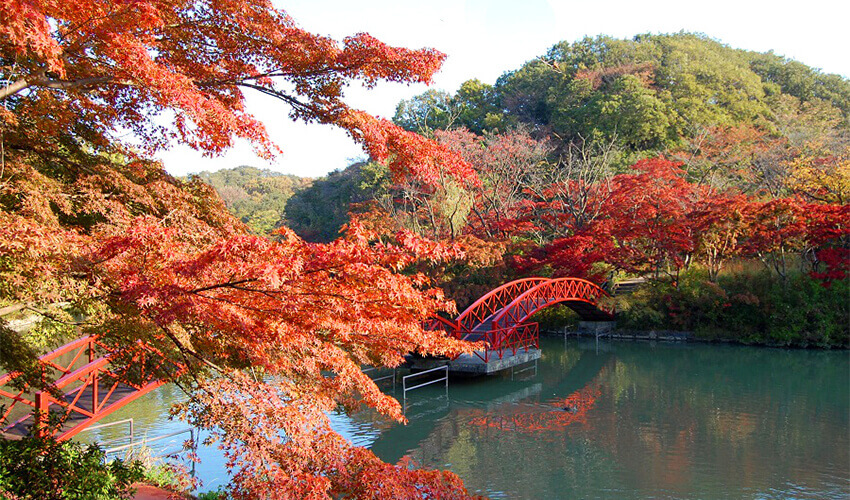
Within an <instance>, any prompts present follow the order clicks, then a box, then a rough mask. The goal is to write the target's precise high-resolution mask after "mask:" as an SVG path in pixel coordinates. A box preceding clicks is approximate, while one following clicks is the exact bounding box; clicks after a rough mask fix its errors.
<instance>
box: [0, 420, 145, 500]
mask: <svg viewBox="0 0 850 500" xmlns="http://www.w3.org/2000/svg"><path fill="white" fill-rule="evenodd" d="M142 477H143V468H142V465H141V463H139V462H135V461H134V462H130V463H124V462H122V461H121V460H113V461H111V462H109V463H107V462H105V458H104V453H103V451H101V450H100V448H98V447H97V446H95V445H89V446H88V447H84V446H83V445H81V444H80V443H77V442H74V441H63V442H57V441H54V440H52V439H50V438H39V437H35V436H26V437H24V438H22V439H21V440H17V441H16V440H7V439H2V440H0V497H3V498H15V499H21V500H26V499H32V500H36V499H38V500H42V499H43V500H60V499H62V500H65V499H68V500H70V499H78V500H94V499H100V500H108V499H109V500H111V499H117V498H131V497H132V492H133V490H132V489H131V488H130V485H131V484H132V483H134V482H136V481H139V480H141V479H142ZM4 495H5V496H4ZM10 495H11V496H10Z"/></svg>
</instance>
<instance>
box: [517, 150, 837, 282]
mask: <svg viewBox="0 0 850 500" xmlns="http://www.w3.org/2000/svg"><path fill="white" fill-rule="evenodd" d="M680 165H681V164H678V163H675V162H671V161H669V160H666V159H663V158H653V159H649V160H642V161H639V162H638V163H636V164H635V165H634V166H633V167H632V169H633V170H634V173H629V174H620V175H616V176H614V177H613V178H612V179H611V180H610V184H609V185H607V186H606V187H605V189H604V190H603V189H601V188H600V189H597V190H592V189H591V190H585V192H586V193H589V194H590V196H598V198H597V199H595V200H592V201H591V202H590V203H591V204H596V205H598V207H599V209H598V211H597V212H598V215H597V216H596V217H595V218H594V219H593V220H592V221H590V223H589V224H585V225H581V226H579V225H577V224H575V222H574V221H573V220H572V219H571V218H570V217H569V215H568V213H567V211H566V210H564V209H563V207H561V206H560V205H561V204H562V202H561V201H560V200H559V199H556V198H554V197H553V198H552V199H545V198H543V199H541V200H540V201H538V202H537V203H536V205H535V209H538V210H539V209H540V207H541V206H545V208H546V210H545V211H544V213H547V214H556V215H557V214H560V217H557V221H552V220H543V219H537V221H538V224H540V223H549V224H552V223H553V222H556V223H559V224H564V225H568V227H567V230H566V232H567V233H568V234H569V236H566V237H562V238H556V239H554V240H553V241H552V242H550V243H548V244H546V245H543V246H542V247H540V248H539V249H536V250H534V251H532V252H530V253H529V254H527V255H523V256H518V257H515V258H514V260H513V262H514V265H515V266H516V268H517V269H518V270H519V271H520V272H522V273H532V272H539V271H540V270H541V269H542V268H543V267H544V266H548V267H550V268H551V270H552V272H553V274H554V275H556V276H577V277H586V278H590V279H594V280H601V279H604V275H603V272H604V267H601V266H598V265H596V264H600V263H604V264H608V267H607V269H612V268H615V269H623V270H626V271H629V272H633V273H642V274H646V273H653V274H655V275H656V276H657V275H659V274H661V273H669V274H671V275H673V276H674V277H675V276H677V275H678V273H679V272H680V271H681V270H682V269H683V268H686V267H687V266H689V265H690V264H691V263H692V262H694V261H697V260H699V261H702V262H704V264H705V265H706V267H707V268H708V269H709V274H710V277H711V278H712V279H714V278H716V276H717V273H718V272H719V270H720V268H721V267H722V265H723V264H724V262H726V261H727V260H728V259H730V258H733V257H753V258H759V259H761V260H762V261H763V262H765V264H766V265H769V266H771V267H772V268H773V269H775V270H776V272H778V273H780V274H784V273H785V272H786V271H787V269H786V266H787V261H786V259H787V256H789V255H790V254H792V253H797V254H810V255H811V256H812V258H813V269H814V270H813V271H812V275H813V276H815V277H817V278H820V279H823V280H825V281H827V282H828V281H830V280H834V279H843V278H844V277H846V272H847V268H848V264H847V256H848V253H847V247H846V244H847V243H846V239H847V236H848V235H850V224H849V223H848V221H850V206H848V205H828V204H819V203H811V202H807V201H804V200H801V199H798V198H780V199H772V200H769V201H764V202H763V201H759V200H756V199H753V198H749V197H746V196H743V195H740V194H730V193H726V192H722V191H717V190H713V189H709V188H706V187H705V186H701V185H697V184H693V183H691V182H688V181H687V180H686V179H685V173H684V171H683V170H681V168H680ZM549 192H551V188H550V189H547V190H544V191H543V193H544V194H546V193H549ZM549 217H550V219H551V218H552V216H551V215H550V216H549ZM529 218H531V219H532V220H534V219H533V214H532V215H530V216H529ZM569 225H571V227H569ZM517 233H518V234H521V231H517Z"/></svg>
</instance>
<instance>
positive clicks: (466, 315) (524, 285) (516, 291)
mask: <svg viewBox="0 0 850 500" xmlns="http://www.w3.org/2000/svg"><path fill="white" fill-rule="evenodd" d="M546 281H549V278H539V277H535V278H522V279H518V280H514V281H511V282H508V283H505V284H504V285H502V286H499V287H497V288H494V289H493V290H490V291H489V292H487V293H486V294H484V295H483V296H481V298H479V299H478V300H476V301H475V302H473V303H472V305H470V306H469V307H467V308H466V309H465V310H464V311H463V312H462V313H460V315H459V316H458V317H457V319H456V320H455V322H456V323H457V329H458V330H459V331H461V332H471V331H473V330H479V329H480V326H481V325H483V324H487V323H488V319H490V318H492V317H493V315H494V314H496V313H498V312H499V311H500V310H502V309H503V308H504V307H505V306H506V305H508V304H510V303H511V301H512V300H514V299H515V298H516V297H518V296H520V295H522V294H523V293H525V292H527V291H528V290H530V289H532V288H534V287H536V286H538V285H540V284H542V283H545V282H546Z"/></svg>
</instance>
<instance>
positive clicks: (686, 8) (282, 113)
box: [159, 0, 850, 177]
mask: <svg viewBox="0 0 850 500" xmlns="http://www.w3.org/2000/svg"><path fill="white" fill-rule="evenodd" d="M273 1H275V5H276V6H277V7H279V8H282V9H283V10H285V11H287V12H288V13H289V14H290V16H292V17H293V18H294V19H295V20H296V22H298V23H299V24H300V26H301V27H302V28H304V29H307V30H308V31H311V32H313V33H316V34H320V35H326V36H331V37H333V38H335V39H338V40H341V39H342V38H344V37H345V36H348V35H352V34H355V33H360V32H366V33H370V34H371V35H373V36H375V37H376V38H378V39H379V40H381V41H383V42H385V43H388V44H390V45H395V46H402V47H408V48H421V47H433V48H436V49H438V50H440V51H442V52H444V53H446V54H447V56H448V58H447V59H446V62H445V63H444V64H443V67H442V69H441V70H440V72H439V73H438V74H437V75H436V77H435V79H434V83H433V84H432V85H431V88H434V89H438V90H445V91H447V92H450V93H453V92H454V91H456V90H457V88H458V87H459V86H460V84H461V83H463V82H464V81H466V80H469V79H472V78H477V79H479V80H481V81H483V82H485V83H489V84H493V83H495V81H496V79H497V78H498V77H499V76H500V75H502V73H504V72H506V71H510V70H513V69H517V68H519V67H520V66H522V64H523V63H525V62H526V61H529V60H531V59H534V58H535V57H537V56H540V55H543V54H544V53H545V52H546V51H547V50H548V49H549V48H550V47H551V46H552V45H554V44H555V43H557V42H559V41H562V40H567V41H570V42H572V41H575V40H579V39H581V38H583V37H584V36H596V35H601V34H604V35H609V36H613V37H615V38H631V37H633V36H634V35H636V34H641V33H671V32H678V31H682V30H684V31H689V32H699V33H705V34H706V35H708V36H710V37H712V38H714V39H717V40H719V41H721V42H723V43H725V44H727V45H730V46H732V47H734V48H740V49H747V50H755V51H759V52H765V51H768V50H773V51H774V52H775V53H777V54H780V55H783V56H785V57H788V58H790V59H795V60H798V61H800V62H802V63H804V64H807V65H809V66H812V67H815V68H819V69H821V70H823V71H824V72H826V73H838V74H840V75H843V76H844V77H850V55H848V52H847V46H848V45H847V41H848V39H847V19H850V1H848V0H844V1H841V0H831V1H829V0H809V1H806V2H799V1H785V0H776V1H762V0H736V1H730V0H714V1H711V2H709V1H705V0H702V1H698V2H696V1H690V0H678V1H668V0H642V1H637V0H631V1H629V0H582V1H574V0H569V1H567V0H417V1H407V0H358V1H351V0H273ZM428 88H429V87H426V86H425V85H421V84H417V85H402V84H395V83H382V84H380V85H378V87H377V88H374V89H371V90H367V89H364V88H362V87H361V86H359V85H358V84H354V85H353V86H351V87H349V88H348V89H347V91H346V97H347V102H348V103H349V105H352V106H354V107H356V108H359V109H362V110H365V111H367V112H369V113H371V114H373V115H376V116H381V117H385V118H392V116H393V115H394V114H395V108H396V105H397V104H398V102H399V101H400V100H402V99H409V98H411V97H413V96H415V95H418V94H421V93H422V92H424V91H426V90H427V89H428ZM246 102H247V107H248V110H249V111H251V112H252V113H254V114H255V116H257V117H258V118H259V119H260V120H261V121H263V123H264V124H265V125H266V128H267V129H268V131H269V134H270V136H271V138H272V140H273V141H274V142H275V143H276V144H277V145H278V146H280V147H281V149H282V150H283V154H282V155H280V156H278V157H277V158H275V159H273V160H272V161H267V160H263V159H261V158H258V157H257V156H255V155H254V154H253V152H252V149H251V146H250V145H249V144H247V143H246V142H237V143H236V145H235V146H234V147H233V148H232V149H231V150H229V151H228V152H227V153H226V154H224V155H223V156H219V157H214V158H209V157H204V156H202V155H201V153H198V152H196V151H193V150H191V149H189V148H187V147H182V146H174V147H173V148H172V149H170V150H168V151H164V152H162V153H160V154H159V159H160V160H162V162H163V164H164V165H165V169H166V170H167V171H168V172H170V173H172V174H174V175H180V176H182V175H186V174H188V173H192V172H199V171H202V170H219V169H222V168H234V167H237V166H240V165H251V166H254V167H258V168H267V169H270V170H274V171H278V172H282V173H288V174H294V175H299V176H304V177H319V176H322V175H325V174H327V173H328V172H331V171H333V170H338V169H342V168H345V167H346V166H347V165H349V164H350V163H352V162H353V161H355V160H358V159H363V158H364V154H363V151H362V150H361V148H360V147H359V146H357V145H356V144H354V142H353V141H351V140H350V139H349V138H348V137H347V136H346V134H345V132H343V131H341V130H339V129H336V128H334V127H332V126H328V125H319V124H310V125H307V124H303V123H296V122H292V121H291V120H290V119H289V118H288V112H289V110H288V108H287V107H286V106H285V104H283V103H282V102H280V101H277V100H275V99H273V98H269V97H265V96H260V95H257V94H251V93H246Z"/></svg>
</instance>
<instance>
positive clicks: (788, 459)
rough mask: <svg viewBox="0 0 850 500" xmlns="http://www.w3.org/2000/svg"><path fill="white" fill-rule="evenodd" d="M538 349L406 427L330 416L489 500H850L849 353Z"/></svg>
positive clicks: (142, 428)
mask: <svg viewBox="0 0 850 500" xmlns="http://www.w3.org/2000/svg"><path fill="white" fill-rule="evenodd" d="M541 347H542V348H543V357H542V359H541V360H540V361H539V365H538V367H537V370H530V371H527V372H523V373H519V374H514V376H513V377H512V376H511V373H510V372H507V373H503V374H501V375H496V376H492V377H488V378H479V379H452V381H451V384H450V387H449V391H448V397H446V395H445V391H444V389H443V388H442V387H433V386H430V387H425V388H422V389H419V390H416V391H414V392H413V393H409V394H408V403H409V404H408V408H407V416H408V419H409V421H410V423H409V424H408V425H407V426H400V425H395V424H393V423H390V422H387V421H386V420H384V419H383V418H381V417H380V416H377V415H375V414H374V412H362V413H359V414H357V415H354V416H352V417H347V416H342V415H335V416H333V420H334V426H335V428H337V429H338V430H339V431H340V432H341V433H343V435H345V436H346V437H348V438H349V439H350V440H351V441H352V442H353V443H355V444H358V445H363V446H367V447H370V448H371V449H372V450H373V451H374V452H375V453H376V454H377V455H378V456H380V457H381V458H383V459H384V460H386V461H389V462H393V463H395V462H398V461H400V460H409V461H410V462H412V463H414V464H417V465H421V466H425V467H434V468H449V469H451V470H453V471H454V472H456V473H457V474H458V475H460V476H461V478H463V480H464V481H465V482H466V484H467V485H468V487H469V488H470V489H471V490H472V491H476V492H479V493H481V494H486V495H488V496H491V497H494V498H575V497H578V498H610V497H618V498H623V497H625V498H645V497H653V496H654V497H675V498H729V497H732V498H739V497H749V498H752V497H758V498H764V497H795V498H830V497H831V498H847V496H848V495H850V488H848V480H850V457H848V455H849V454H850V438H848V423H849V422H848V420H850V392H848V388H847V381H848V379H850V359H848V356H847V353H846V352H823V351H789V350H778V349H763V348H746V347H740V346H707V345H673V344H657V345H653V344H648V343H635V342H615V343H608V342H602V343H600V344H599V346H598V348H597V345H596V344H595V343H594V342H592V341H591V342H579V341H575V340H569V341H567V342H566V343H565V342H564V341H563V340H562V339H542V345H541ZM388 390H391V386H390V387H388ZM399 392H400V391H399ZM180 397H181V395H180V393H179V391H178V390H177V389H176V388H163V389H161V390H160V391H158V392H157V393H155V394H153V395H151V396H150V397H148V398H147V399H146V400H144V401H140V402H138V403H137V404H134V405H132V406H130V407H127V408H125V409H123V410H122V411H121V412H117V413H116V414H115V415H113V416H111V417H110V418H111V419H113V420H118V419H121V418H126V417H127V416H128V415H129V416H133V417H134V418H135V419H136V422H137V427H138V428H139V432H150V433H151V434H153V433H165V432H168V431H169V430H171V429H175V428H179V427H180V426H182V425H184V424H182V423H179V422H167V421H164V420H163V416H164V415H167V408H168V406H169V405H170V403H171V402H174V401H176V400H179V399H180ZM397 397H401V394H400V393H399V394H397ZM104 431H108V430H104ZM97 432H98V431H95V433H93V434H96V433H97ZM98 437H101V438H107V437H110V436H108V432H104V433H103V434H100V435H98ZM200 456H201V459H202V460H203V462H202V464H201V466H200V468H199V474H200V476H201V478H202V479H204V481H205V483H206V487H205V488H204V489H207V488H208V487H213V488H214V487H215V486H217V485H218V484H220V483H221V482H224V481H226V478H225V475H224V472H223V468H222V464H223V462H222V459H221V457H220V453H219V452H218V450H215V449H206V450H205V449H202V450H200Z"/></svg>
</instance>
